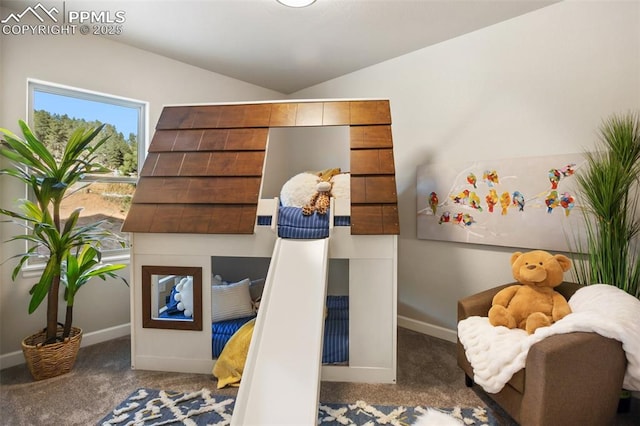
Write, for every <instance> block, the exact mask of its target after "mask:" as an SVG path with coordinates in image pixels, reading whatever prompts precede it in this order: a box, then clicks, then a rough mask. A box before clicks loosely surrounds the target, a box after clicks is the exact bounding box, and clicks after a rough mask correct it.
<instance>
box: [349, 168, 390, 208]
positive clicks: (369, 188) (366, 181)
mask: <svg viewBox="0 0 640 426" xmlns="http://www.w3.org/2000/svg"><path fill="white" fill-rule="evenodd" d="M397 201H398V199H397V193H396V179H395V177H394V176H389V175H384V176H351V202H352V203H354V204H362V203H364V204H367V203H374V204H375V203H397Z"/></svg>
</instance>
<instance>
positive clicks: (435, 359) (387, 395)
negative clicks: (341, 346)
mask: <svg viewBox="0 0 640 426" xmlns="http://www.w3.org/2000/svg"><path fill="white" fill-rule="evenodd" d="M130 365H131V357H130V339H129V337H122V338H119V339H115V340H112V341H109V342H105V343H101V344H97V345H93V346H88V347H85V348H82V349H81V350H80V354H79V355H78V360H77V361H76V365H75V367H74V369H73V370H72V372H71V373H69V374H66V375H64V376H60V377H55V378H52V379H48V380H43V381H40V382H34V381H33V379H32V378H31V375H30V374H29V372H28V370H27V368H26V366H24V365H20V366H16V367H12V368H8V369H4V370H2V371H0V404H1V405H0V424H2V425H11V426H27V425H28V426H40V425H56V426H67V425H82V426H86V425H93V424H96V422H97V421H98V420H100V419H101V418H103V417H104V416H105V415H106V414H107V413H108V412H109V411H110V410H112V409H113V408H114V407H116V406H117V405H118V404H119V403H120V402H121V401H123V400H124V399H126V398H127V397H128V396H129V395H130V394H131V393H132V392H134V391H135V390H136V389H138V388H142V387H146V388H153V389H166V390H174V391H180V392H190V391H195V390H199V389H202V388H208V389H211V390H214V389H215V379H214V378H213V377H212V376H211V375H207V374H181V373H166V372H157V371H142V370H131V368H130ZM215 393H216V394H221V395H236V393H237V389H222V390H219V391H217V390H216V391H215ZM320 400H321V401H322V402H325V403H332V402H343V403H352V402H355V401H357V400H364V401H366V402H367V403H369V404H377V405H410V406H416V405H428V406H432V407H454V406H463V407H475V406H488V408H489V410H490V411H491V414H492V415H493V416H494V417H495V418H496V419H498V422H499V424H500V426H512V425H514V423H513V421H512V420H510V419H509V418H508V416H506V415H505V413H504V412H502V410H500V409H499V408H498V407H496V406H494V405H493V404H491V402H490V400H489V399H488V398H487V397H486V396H485V395H484V394H483V392H482V390H481V389H479V388H478V387H477V386H474V387H473V388H471V389H470V388H467V387H465V385H464V376H463V373H462V371H461V370H460V369H459V368H458V367H457V365H456V358H455V344H453V343H451V342H447V341H444V340H440V339H437V338H434V337H430V336H426V335H423V334H420V333H416V332H413V331H410V330H407V329H403V328H399V329H398V383H397V384H356V383H333V382H323V383H322V385H321V389H320ZM639 419H640V400H637V399H634V400H633V403H632V409H631V412H629V413H626V414H621V415H618V418H617V422H616V425H617V426H631V425H638V424H640V422H638V420H639Z"/></svg>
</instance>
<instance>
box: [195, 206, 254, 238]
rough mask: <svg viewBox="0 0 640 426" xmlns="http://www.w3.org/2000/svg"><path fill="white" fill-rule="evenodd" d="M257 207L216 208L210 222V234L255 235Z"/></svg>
mask: <svg viewBox="0 0 640 426" xmlns="http://www.w3.org/2000/svg"><path fill="white" fill-rule="evenodd" d="M257 211H258V208H257V206H255V205H253V206H235V205H226V206H225V205H223V206H215V207H214V211H213V215H212V220H211V221H210V222H209V229H208V231H207V232H208V233H210V234H253V231H254V227H255V221H256V213H257Z"/></svg>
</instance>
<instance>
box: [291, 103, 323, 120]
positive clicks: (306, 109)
mask: <svg viewBox="0 0 640 426" xmlns="http://www.w3.org/2000/svg"><path fill="white" fill-rule="evenodd" d="M322 111H323V104H322V102H301V103H299V104H298V113H297V115H296V126H322Z"/></svg>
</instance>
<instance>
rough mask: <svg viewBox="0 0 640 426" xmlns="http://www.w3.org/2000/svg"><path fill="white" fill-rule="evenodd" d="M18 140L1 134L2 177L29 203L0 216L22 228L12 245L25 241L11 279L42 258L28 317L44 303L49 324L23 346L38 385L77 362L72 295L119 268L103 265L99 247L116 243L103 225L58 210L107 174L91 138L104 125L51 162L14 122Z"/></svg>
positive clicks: (78, 135) (83, 133) (82, 132)
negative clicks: (91, 178) (62, 309)
mask: <svg viewBox="0 0 640 426" xmlns="http://www.w3.org/2000/svg"><path fill="white" fill-rule="evenodd" d="M19 126H20V128H21V131H22V134H23V136H24V139H22V138H20V137H18V136H17V135H15V134H14V133H12V132H11V131H9V130H7V129H0V132H2V134H3V138H4V141H3V142H4V143H3V146H0V155H1V156H2V157H5V158H6V159H8V160H9V161H10V162H11V163H12V166H11V167H8V168H5V169H2V170H0V174H4V175H7V176H11V177H13V178H16V179H18V180H20V181H21V182H23V183H25V184H26V185H27V187H28V189H29V191H30V192H31V194H32V195H33V199H34V200H35V201H31V200H30V199H21V200H18V202H17V206H16V207H17V209H16V210H8V209H4V208H0V214H3V215H5V216H8V217H10V218H11V220H12V221H13V222H15V223H17V224H19V225H20V226H22V227H24V228H25V229H26V232H24V233H19V234H17V235H15V236H13V237H12V238H11V239H10V241H25V242H27V243H28V247H27V251H26V252H25V253H22V254H19V255H17V256H15V257H17V258H19V261H18V264H17V265H16V267H15V268H14V270H13V274H12V279H13V280H15V279H16V277H17V275H18V274H19V273H20V272H21V271H22V269H23V267H24V266H25V265H26V264H27V261H28V260H29V259H31V258H34V257H40V256H43V253H44V256H45V258H46V264H45V266H44V269H43V271H42V274H41V275H40V277H39V280H38V282H37V283H36V284H35V285H34V286H33V287H32V288H31V290H30V294H31V299H30V302H29V309H28V311H29V314H31V313H33V312H34V311H35V310H36V309H37V308H38V307H39V306H40V304H41V303H42V302H43V301H44V300H45V299H46V300H47V323H46V327H45V328H44V330H43V331H41V332H39V333H36V334H33V335H31V336H29V337H27V338H25V339H24V340H23V342H22V348H23V352H24V354H25V359H26V361H27V365H28V367H29V370H30V371H31V373H32V375H33V376H34V378H35V379H36V380H40V379H45V378H49V377H54V376H57V375H59V374H64V373H66V372H68V371H69V370H70V369H71V368H72V367H73V363H74V362H75V358H76V355H77V351H78V349H79V347H80V340H81V339H82V330H81V329H80V328H76V327H73V324H72V322H73V307H74V300H75V295H76V293H77V292H78V290H79V289H80V288H82V287H83V286H84V285H85V284H86V283H87V282H89V280H91V279H92V278H95V277H98V278H102V279H103V280H105V279H106V278H107V277H112V278H116V277H117V278H120V279H122V280H123V281H124V282H125V283H126V280H124V279H123V278H121V277H118V276H117V275H116V274H115V271H117V270H119V269H122V268H124V267H125V266H126V265H124V264H115V265H111V264H105V263H101V258H102V253H101V251H100V249H101V244H102V242H104V241H105V240H106V239H115V240H119V238H118V237H117V236H116V235H115V234H113V233H112V232H110V231H108V230H106V229H103V227H102V224H103V221H98V222H93V223H89V224H80V223H79V219H80V212H81V210H82V208H77V209H76V210H74V211H73V212H72V213H71V214H70V215H69V217H68V218H67V219H66V221H64V223H63V220H62V218H61V214H60V207H61V204H62V201H63V199H64V198H65V196H66V195H68V192H70V190H71V188H72V186H73V185H74V184H76V183H77V182H78V181H80V179H81V178H82V177H83V176H85V175H86V174H89V173H91V174H96V173H107V172H109V171H110V170H109V169H107V168H105V167H104V166H102V165H100V164H98V163H97V162H96V151H97V150H98V149H99V148H100V147H101V146H102V145H103V144H104V143H105V142H106V140H107V138H102V139H99V140H98V139H96V138H97V136H98V135H99V134H100V131H101V130H102V127H103V126H99V127H96V128H91V129H83V128H79V129H76V130H75V131H73V132H72V134H71V136H70V137H69V140H68V141H67V143H66V146H65V149H64V152H63V153H62V154H60V156H59V158H56V157H55V156H54V155H53V153H52V152H51V151H50V150H49V149H48V148H47V146H46V145H45V144H44V143H42V142H41V141H40V140H39V139H38V138H37V137H36V136H35V135H34V134H33V132H32V131H31V129H30V128H29V127H28V125H27V124H26V123H25V122H24V121H22V120H21V121H19ZM61 286H62V287H63V288H64V295H63V297H64V300H65V301H66V314H65V319H64V323H62V324H61V325H59V323H58V318H59V317H58V307H59V296H60V293H61Z"/></svg>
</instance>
